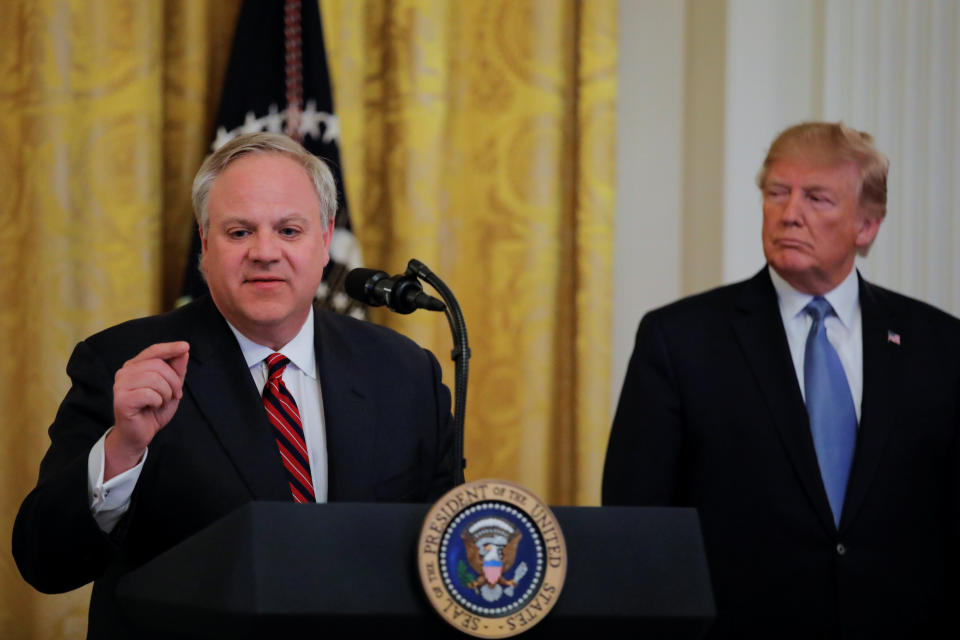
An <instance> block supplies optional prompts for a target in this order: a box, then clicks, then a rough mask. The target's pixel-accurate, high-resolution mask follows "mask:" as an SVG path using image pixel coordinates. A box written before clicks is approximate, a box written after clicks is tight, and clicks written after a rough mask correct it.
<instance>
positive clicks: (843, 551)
mask: <svg viewBox="0 0 960 640" xmlns="http://www.w3.org/2000/svg"><path fill="white" fill-rule="evenodd" d="M846 553H847V548H846V547H845V546H843V543H842V542H838V543H837V555H838V556H842V555H846Z"/></svg>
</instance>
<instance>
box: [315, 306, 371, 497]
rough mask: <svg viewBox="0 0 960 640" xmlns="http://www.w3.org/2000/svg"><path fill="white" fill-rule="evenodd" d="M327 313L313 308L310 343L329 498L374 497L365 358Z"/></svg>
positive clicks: (369, 409) (369, 392)
mask: <svg viewBox="0 0 960 640" xmlns="http://www.w3.org/2000/svg"><path fill="white" fill-rule="evenodd" d="M334 320H335V319H334V318H332V317H331V314H330V312H327V311H322V310H320V309H314V322H315V325H314V344H315V348H316V353H317V372H318V375H319V377H320V391H321V394H322V395H323V415H324V427H325V430H326V435H327V479H328V483H329V484H328V492H329V500H330V501H331V502H333V501H344V500H351V501H363V500H372V499H373V498H374V496H373V492H372V488H373V487H372V484H371V483H370V476H371V473H373V471H372V470H375V469H377V464H376V459H375V458H376V456H375V443H376V428H375V417H374V415H373V412H372V409H371V405H370V403H369V402H368V400H369V399H372V397H373V392H374V390H372V389H368V388H367V385H366V384H365V379H364V377H363V376H362V375H361V372H360V365H364V364H365V365H366V366H370V365H371V363H370V362H365V361H363V358H362V357H361V356H360V354H358V353H357V352H356V348H355V346H354V345H353V344H352V343H351V340H350V337H349V336H348V335H346V333H347V326H348V325H345V324H344V323H343V322H335V321H334Z"/></svg>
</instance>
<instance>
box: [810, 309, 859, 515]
mask: <svg viewBox="0 0 960 640" xmlns="http://www.w3.org/2000/svg"><path fill="white" fill-rule="evenodd" d="M804 311H806V312H807V313H808V314H810V317H811V318H813V324H812V325H811V326H810V333H809V334H807V346H806V351H805V352H804V357H803V380H804V391H805V392H806V401H807V414H808V415H809V416H810V433H811V434H812V435H813V446H814V449H816V452H817V462H818V463H819V465H820V476H821V477H822V478H823V486H824V488H825V489H826V490H827V499H828V500H829V501H830V510H831V511H833V522H834V524H837V525H839V524H840V512H841V511H842V510H843V498H844V495H845V494H846V492H847V480H848V478H849V477H850V465H851V463H852V462H853V449H854V446H855V444H856V440H857V412H856V409H855V408H854V406H853V397H852V396H851V395H850V386H849V385H848V384H847V376H846V374H844V372H843V365H842V364H841V363H840V356H838V355H837V352H836V351H835V350H834V348H833V345H831V344H830V341H829V340H827V326H826V323H825V322H824V321H825V319H826V317H827V316H828V315H830V314H831V313H833V307H831V306H830V303H829V302H827V301H826V300H824V299H823V298H822V297H820V296H817V297H816V298H814V299H813V300H811V301H810V304H808V305H807V306H806V307H804Z"/></svg>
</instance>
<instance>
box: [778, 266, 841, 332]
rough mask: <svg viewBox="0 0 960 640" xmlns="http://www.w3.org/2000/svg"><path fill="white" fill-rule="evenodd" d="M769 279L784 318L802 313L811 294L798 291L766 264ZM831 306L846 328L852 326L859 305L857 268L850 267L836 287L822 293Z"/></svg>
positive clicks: (810, 298) (811, 297) (811, 298)
mask: <svg viewBox="0 0 960 640" xmlns="http://www.w3.org/2000/svg"><path fill="white" fill-rule="evenodd" d="M767 270H768V271H769V272H770V279H771V280H772V281H773V288H774V289H776V291H777V297H778V298H779V299H780V308H781V309H782V311H783V315H784V317H785V318H794V317H796V316H797V315H799V314H801V313H803V312H804V311H803V309H804V307H806V306H807V304H809V303H810V301H811V300H813V296H812V295H810V294H808V293H800V292H799V291H797V290H796V289H794V288H793V287H792V286H790V283H789V282H787V281H786V280H784V279H783V278H782V277H781V276H780V274H779V273H777V272H776V270H775V269H774V268H773V267H770V266H768V267H767ZM823 297H824V298H826V299H827V302H829V303H830V306H831V307H833V310H834V312H835V313H836V314H837V318H838V319H839V320H840V322H841V323H842V324H843V326H844V327H846V328H847V329H848V330H849V329H850V328H851V327H853V322H854V320H855V316H856V313H857V309H858V307H859V305H860V283H859V281H858V279H857V270H856V269H850V273H848V274H847V277H846V278H844V279H843V282H841V283H840V284H839V285H837V287H836V288H834V289H833V290H831V291H828V292H827V293H825V294H824V295H823Z"/></svg>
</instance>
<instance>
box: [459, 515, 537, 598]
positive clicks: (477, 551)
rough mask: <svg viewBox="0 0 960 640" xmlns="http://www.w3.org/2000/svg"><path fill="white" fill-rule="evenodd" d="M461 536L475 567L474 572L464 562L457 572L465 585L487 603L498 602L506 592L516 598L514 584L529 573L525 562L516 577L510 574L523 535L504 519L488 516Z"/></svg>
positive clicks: (471, 566)
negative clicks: (509, 575)
mask: <svg viewBox="0 0 960 640" xmlns="http://www.w3.org/2000/svg"><path fill="white" fill-rule="evenodd" d="M460 538H461V540H463V546H464V550H465V551H466V555H467V562H468V563H469V565H470V569H473V573H471V572H470V571H469V570H468V569H467V567H466V566H465V565H464V564H463V562H462V561H461V566H460V567H458V571H457V573H458V574H459V576H458V577H459V578H460V582H461V584H463V586H465V587H466V588H467V589H472V590H473V591H474V592H475V593H479V594H480V595H481V596H482V597H483V599H484V600H486V601H487V602H496V601H497V600H499V599H500V597H501V596H502V595H504V594H506V595H507V596H511V597H512V596H513V591H514V587H515V586H516V585H517V583H519V582H520V580H522V579H523V576H524V575H526V573H527V564H526V563H525V562H521V563H520V564H519V565H518V566H517V568H516V570H515V571H514V572H513V576H512V577H511V578H508V577H507V575H508V574H509V573H510V570H511V569H513V564H514V561H515V560H516V558H517V546H518V545H519V544H520V540H521V539H522V538H523V534H522V533H521V532H520V531H518V530H517V529H516V528H515V527H514V526H513V525H512V524H510V523H509V522H507V521H506V520H504V519H502V518H497V517H486V518H481V519H480V520H477V521H476V522H473V523H471V524H469V525H468V526H467V527H466V528H465V529H464V530H463V532H462V533H461V535H460Z"/></svg>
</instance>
